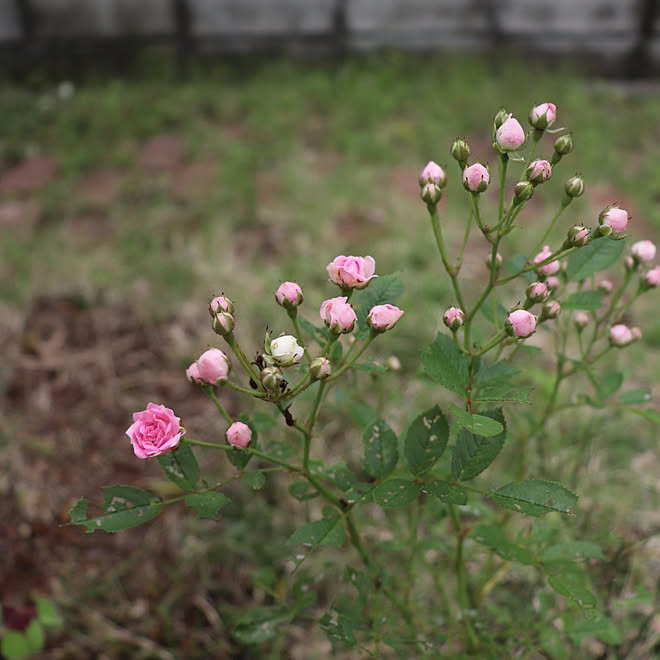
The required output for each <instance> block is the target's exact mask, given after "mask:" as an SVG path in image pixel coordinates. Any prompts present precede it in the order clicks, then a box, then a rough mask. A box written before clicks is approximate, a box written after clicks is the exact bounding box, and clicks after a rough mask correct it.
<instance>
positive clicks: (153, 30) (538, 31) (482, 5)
mask: <svg viewBox="0 0 660 660" xmlns="http://www.w3.org/2000/svg"><path fill="white" fill-rule="evenodd" d="M656 1H658V0H656ZM176 2H177V0H0V43H5V44H7V43H10V42H12V41H15V40H18V39H20V37H21V35H22V34H23V26H24V23H22V22H21V20H20V19H21V14H20V12H18V11H17V7H18V6H19V4H20V5H22V6H23V7H28V8H29V9H28V15H29V21H30V24H31V27H30V31H31V33H32V35H33V37H34V38H36V39H57V38H77V37H85V38H88V37H92V38H94V37H97V38H106V37H118V36H135V35H138V36H140V35H141V36H150V37H156V36H160V37H162V36H168V35H174V34H175V33H176V30H177V22H176V18H175V11H174V6H175V4H176ZM178 2H179V3H180V4H181V3H182V2H183V0H178ZM646 2H648V0H553V2H548V1H547V0H185V4H186V6H187V11H188V15H189V23H188V28H189V32H190V35H191V36H192V37H193V39H196V40H198V41H200V42H205V43H206V44H207V45H208V44H210V43H212V44H213V46H214V47H215V48H219V49H226V50H237V49H238V50H247V49H252V48H259V47H260V46H261V45H264V44H269V43H272V41H273V39H276V40H278V41H279V42H280V43H283V44H284V45H286V43H287V40H291V41H292V42H295V41H296V40H298V41H299V40H300V39H307V40H308V41H309V40H312V41H313V39H314V38H317V37H319V38H320V37H322V38H324V39H327V40H328V41H331V40H332V39H333V38H334V36H336V34H337V33H336V32H335V30H336V28H337V16H338V12H340V14H341V16H342V17H343V20H342V21H340V23H341V24H343V26H344V31H343V33H342V35H343V38H344V39H345V42H346V43H347V44H348V46H349V47H351V48H353V49H357V50H366V49H371V48H378V47H399V48H404V49H410V50H422V49H424V50H426V49H447V48H465V47H468V48H473V47H481V46H487V45H489V44H491V43H492V42H493V40H494V39H500V40H502V41H504V42H507V43H512V44H516V45H518V44H520V45H525V46H531V47H533V48H534V49H537V50H542V51H550V52H561V53H581V52H587V53H590V54H602V55H604V56H609V57H613V56H617V55H623V54H626V53H628V52H630V50H631V49H632V48H633V46H634V45H635V43H636V42H637V40H638V37H639V33H640V27H641V16H642V11H643V7H644V5H645V3H646ZM654 23H655V24H654V25H653V29H652V35H651V38H650V40H649V46H650V52H651V53H652V54H653V57H654V58H660V11H656V12H655V20H654Z"/></svg>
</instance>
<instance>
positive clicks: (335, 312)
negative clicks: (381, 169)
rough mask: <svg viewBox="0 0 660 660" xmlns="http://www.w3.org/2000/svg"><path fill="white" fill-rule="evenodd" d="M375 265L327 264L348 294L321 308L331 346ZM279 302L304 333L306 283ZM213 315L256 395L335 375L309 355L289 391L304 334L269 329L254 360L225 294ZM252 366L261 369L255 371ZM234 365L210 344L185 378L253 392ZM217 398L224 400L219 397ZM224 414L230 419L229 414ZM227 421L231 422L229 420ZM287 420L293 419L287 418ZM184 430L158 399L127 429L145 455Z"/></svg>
mask: <svg viewBox="0 0 660 660" xmlns="http://www.w3.org/2000/svg"><path fill="white" fill-rule="evenodd" d="M424 177H425V180H426V181H427V184H429V185H433V186H437V187H438V189H439V188H440V187H441V186H442V185H444V172H443V171H442V168H440V167H439V166H437V165H434V166H433V167H428V168H427V170H426V171H425V174H424ZM375 268H376V264H375V261H374V259H373V258H372V257H355V256H344V255H340V256H338V257H336V258H335V259H334V260H333V261H332V262H330V263H329V264H328V266H327V268H326V270H327V273H328V277H329V278H330V281H331V282H332V283H334V284H336V285H337V286H338V287H339V288H340V289H341V290H342V292H343V293H344V295H342V296H337V297H335V298H329V299H328V300H325V301H324V302H323V303H322V304H321V307H320V318H321V320H322V321H323V322H324V323H325V324H326V326H327V327H328V330H329V342H330V343H329V344H328V345H329V346H330V345H331V343H332V342H333V341H337V340H338V339H339V337H340V336H341V335H345V334H348V333H350V332H352V331H353V330H354V329H355V328H356V326H357V323H358V317H357V313H356V312H355V310H354V308H353V306H352V305H351V303H350V302H349V298H350V297H351V295H352V293H353V291H354V290H359V289H364V288H365V287H367V286H368V285H369V283H370V282H371V281H372V280H373V279H374V278H376V277H378V276H377V275H376V274H375ZM275 300H276V301H277V303H278V304H279V305H281V306H282V307H283V308H284V309H286V311H287V313H288V314H289V316H290V317H291V319H292V320H293V322H294V326H295V328H296V330H297V332H299V327H298V325H297V313H298V307H299V306H300V305H301V304H302V303H303V300H304V296H303V292H302V289H301V287H300V286H299V285H298V284H297V283H296V282H283V283H282V284H280V286H279V287H278V288H277V291H276V292H275ZM209 313H210V314H211V318H212V328H213V330H214V332H216V333H217V334H218V335H220V336H222V337H224V338H225V340H226V341H227V343H228V344H229V346H230V348H231V349H232V350H233V351H234V353H235V354H236V358H237V360H238V362H239V363H240V364H241V366H242V367H243V369H244V370H245V372H246V374H247V375H248V377H249V379H250V384H251V386H252V387H253V388H255V389H256V390H257V392H256V393H255V394H254V395H255V396H259V398H262V399H265V400H267V401H272V402H274V403H277V402H279V401H281V400H282V397H289V398H290V397H292V396H294V395H295V394H296V393H298V392H300V391H303V390H304V389H305V388H306V387H308V386H309V385H310V384H311V383H313V382H315V381H325V380H328V379H329V378H331V376H332V362H331V360H330V359H329V358H328V357H326V356H325V355H324V354H322V355H320V356H318V357H316V358H312V357H311V356H309V369H308V371H307V374H306V375H303V377H302V380H301V381H300V382H299V383H298V385H296V386H294V390H295V391H294V390H291V389H289V385H288V381H287V379H286V378H285V376H284V373H283V369H286V368H288V367H293V366H295V365H298V364H300V362H301V361H302V360H303V357H304V356H305V354H306V348H305V347H304V346H303V345H301V343H300V338H299V337H297V336H295V335H290V334H284V333H282V334H280V335H279V336H277V337H271V334H270V332H269V331H267V332H266V336H265V340H264V349H263V353H261V354H258V356H257V360H256V361H254V362H252V363H250V362H249V361H248V359H247V358H246V357H245V354H244V353H243V351H242V350H241V348H240V346H239V345H238V342H237V340H236V337H235V336H234V330H235V327H236V319H235V309H234V304H233V302H232V301H231V300H230V299H229V298H227V297H226V296H225V295H224V294H223V295H221V296H217V297H214V298H213V299H212V300H211V303H210V304H209ZM402 315H403V311H402V310H401V309H399V308H398V307H395V306H394V305H391V304H382V305H374V306H373V307H371V309H370V310H369V312H368V314H367V318H366V323H367V326H368V327H369V329H370V330H371V338H372V339H373V338H374V337H375V336H376V335H378V334H381V333H383V332H386V331H387V330H391V329H392V328H393V327H394V326H395V325H396V323H397V322H398V321H399V319H400V318H401V316H402ZM365 347H366V345H365ZM358 354H359V353H358ZM253 365H254V366H256V367H258V369H256V370H255V369H254V368H253ZM231 369H232V362H231V360H230V358H229V357H228V355H227V354H226V353H224V352H223V351H222V350H220V349H219V348H209V349H208V350H206V351H204V352H203V353H202V354H201V355H200V356H199V357H198V358H197V360H195V361H194V362H193V363H192V364H191V365H190V366H189V367H188V368H187V369H186V377H187V378H188V380H189V381H190V382H192V383H195V384H197V385H199V386H201V387H202V388H205V389H206V391H207V392H209V393H211V388H212V387H214V386H217V385H227V386H230V387H233V388H234V389H237V390H238V391H240V392H244V393H248V394H249V393H250V390H247V389H245V388H243V387H241V386H240V385H237V384H235V383H232V382H231V381H230V380H229V375H230V373H231ZM345 369H346V366H344V367H343V368H342V371H343V370H345ZM338 375H339V374H338ZM214 400H215V401H216V404H219V402H218V401H217V399H215V398H214ZM221 409H222V408H221ZM283 410H284V412H287V413H288V408H286V409H283ZM225 416H226V417H228V415H226V413H225ZM285 416H286V415H285ZM228 420H229V421H230V419H229V418H228ZM287 422H289V418H288V417H287ZM183 433H184V430H183V427H182V426H181V420H180V419H179V418H178V417H176V416H175V415H174V413H173V412H172V410H170V409H169V408H166V407H165V406H162V405H156V404H153V403H150V404H149V405H148V407H147V409H146V410H144V411H142V412H139V413H135V415H134V423H133V425H132V426H131V427H130V428H129V429H128V431H127V434H128V435H129V437H130V438H131V442H132V444H133V448H134V451H135V453H136V455H138V456H139V457H140V458H148V457H152V456H158V455H160V454H163V453H165V452H167V451H171V450H172V449H174V448H176V447H177V446H178V444H179V442H180V440H181V437H182V436H183ZM226 438H227V442H228V444H229V445H231V446H232V447H235V448H238V449H242V448H245V447H247V446H248V445H249V444H250V441H251V438H252V431H251V430H250V427H249V426H248V425H247V424H245V423H243V422H233V423H232V424H231V425H230V427H229V429H228V430H227V432H226Z"/></svg>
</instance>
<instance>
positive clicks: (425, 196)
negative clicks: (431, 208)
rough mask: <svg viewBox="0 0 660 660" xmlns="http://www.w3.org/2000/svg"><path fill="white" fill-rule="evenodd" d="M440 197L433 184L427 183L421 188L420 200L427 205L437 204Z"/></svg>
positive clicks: (440, 194) (438, 190)
mask: <svg viewBox="0 0 660 660" xmlns="http://www.w3.org/2000/svg"><path fill="white" fill-rule="evenodd" d="M441 197H442V192H440V188H438V186H436V184H435V183H427V184H425V185H424V187H423V188H422V192H421V198H422V201H424V202H426V203H427V204H437V203H438V202H439V201H440V199H441Z"/></svg>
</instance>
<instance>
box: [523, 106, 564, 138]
mask: <svg viewBox="0 0 660 660" xmlns="http://www.w3.org/2000/svg"><path fill="white" fill-rule="evenodd" d="M556 112H557V106H556V105H555V104H554V103H541V105H537V106H535V107H534V108H532V110H531V112H530V113H529V123H530V124H531V125H532V126H533V127H534V128H537V129H539V130H541V131H543V130H545V129H546V128H549V127H550V126H552V125H553V124H554V123H555V119H556V118H557V115H556Z"/></svg>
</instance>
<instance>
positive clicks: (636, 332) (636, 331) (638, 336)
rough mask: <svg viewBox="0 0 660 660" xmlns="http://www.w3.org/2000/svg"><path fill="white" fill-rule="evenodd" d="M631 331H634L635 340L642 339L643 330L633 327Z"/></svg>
mask: <svg viewBox="0 0 660 660" xmlns="http://www.w3.org/2000/svg"><path fill="white" fill-rule="evenodd" d="M630 332H632V336H633V341H641V339H642V331H641V330H640V329H639V328H631V330H630Z"/></svg>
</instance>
